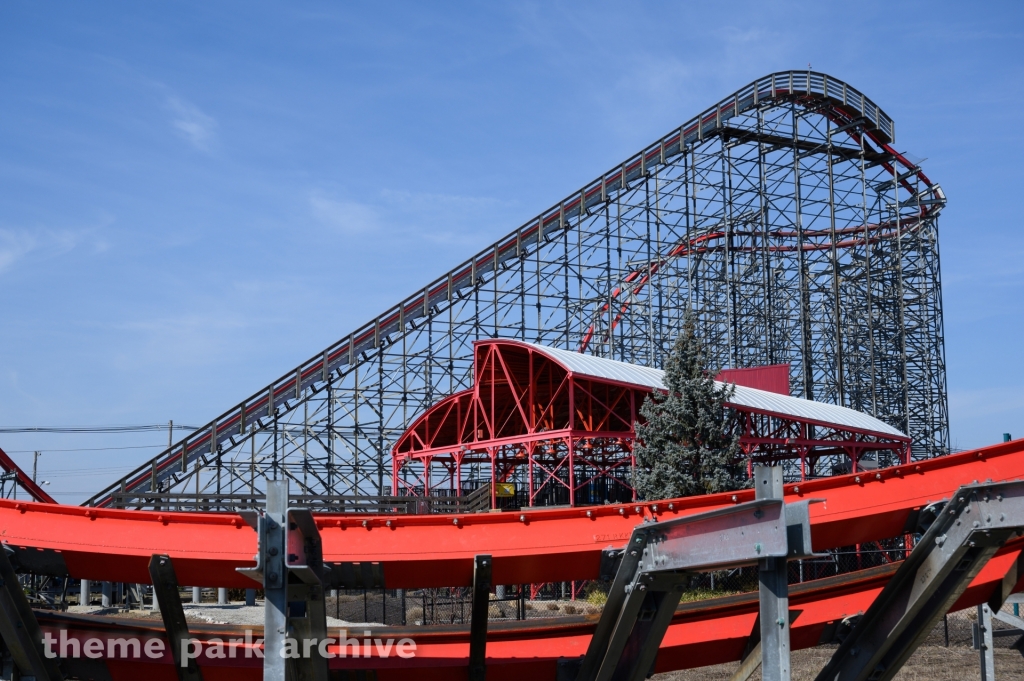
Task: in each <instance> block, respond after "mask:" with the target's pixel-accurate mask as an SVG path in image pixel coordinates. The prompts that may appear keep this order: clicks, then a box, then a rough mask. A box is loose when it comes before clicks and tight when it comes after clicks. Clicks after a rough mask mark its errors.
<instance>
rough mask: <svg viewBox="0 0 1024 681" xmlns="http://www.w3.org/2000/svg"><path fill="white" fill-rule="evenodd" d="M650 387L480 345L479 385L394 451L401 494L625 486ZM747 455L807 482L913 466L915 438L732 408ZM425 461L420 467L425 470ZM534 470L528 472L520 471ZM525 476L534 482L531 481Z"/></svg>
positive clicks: (527, 349) (524, 348)
mask: <svg viewBox="0 0 1024 681" xmlns="http://www.w3.org/2000/svg"><path fill="white" fill-rule="evenodd" d="M651 391H652V388H651V387H650V386H649V385H637V384H632V383H628V382H623V381H620V380H613V379H609V378H605V377H598V376H593V375H588V374H584V373H580V372H577V371H573V370H572V368H571V367H569V366H567V365H566V364H564V363H563V362H560V361H559V360H558V359H557V358H556V357H554V356H552V354H551V353H550V352H545V349H544V348H541V347H540V346H535V345H531V344H528V343H522V342H519V341H513V340H502V339H494V340H483V341H477V343H476V344H475V347H474V365H473V387H471V388H469V389H468V390H464V391H462V392H458V393H455V394H454V395H451V396H449V397H447V398H445V399H443V400H441V401H440V402H438V403H437V404H435V405H434V406H433V407H431V408H430V409H428V410H427V411H426V412H425V413H423V414H422V415H421V416H420V417H419V418H418V419H416V420H415V421H414V422H413V424H412V425H411V426H410V427H409V429H408V430H406V432H405V433H404V434H403V435H402V436H401V437H400V438H399V440H398V442H397V443H396V444H395V445H394V447H393V448H392V480H393V483H392V484H393V493H394V494H400V493H407V494H409V493H411V494H419V493H422V494H427V495H429V494H431V492H432V490H437V489H439V488H447V489H449V490H461V489H462V485H463V482H464V481H465V476H464V475H463V473H464V468H465V467H466V466H471V465H473V466H476V467H477V469H478V470H482V471H487V472H488V473H489V475H490V483H491V486H490V489H491V495H492V499H491V503H492V507H494V506H496V502H497V495H498V484H497V483H501V482H505V481H507V480H509V479H511V478H512V476H513V475H516V474H517V473H518V474H519V475H518V479H520V481H521V482H522V483H523V484H525V487H526V489H527V495H528V496H527V499H528V504H527V505H530V506H532V505H534V501H535V500H536V497H537V495H538V494H539V493H540V491H541V490H543V489H544V488H545V486H555V487H559V486H560V487H563V488H565V489H566V490H567V492H568V501H569V504H570V505H576V498H577V493H578V491H579V490H580V489H582V488H583V487H585V486H587V485H589V484H591V483H592V482H594V481H595V480H597V479H601V478H604V479H606V480H608V481H611V482H609V484H611V485H613V486H615V485H621V486H622V487H624V488H626V489H627V490H628V491H629V493H630V495H631V497H632V498H634V499H635V493H634V492H633V490H632V488H630V487H629V485H628V484H627V482H625V481H626V480H628V479H629V476H628V475H616V473H619V472H624V471H621V469H625V468H630V469H631V468H632V466H633V465H634V464H635V460H634V458H633V442H634V440H635V437H636V434H635V431H634V425H635V424H636V423H637V422H642V421H643V418H642V417H641V416H640V412H639V410H640V406H641V405H642V404H643V401H644V399H645V398H646V397H647V395H648V394H650V393H651ZM728 406H729V407H730V409H732V410H733V411H734V412H735V414H736V419H735V421H734V424H735V425H734V427H735V428H736V429H737V431H738V434H739V438H740V445H741V448H742V450H743V453H744V455H745V456H747V457H748V458H751V459H756V460H763V461H766V462H777V461H780V460H783V459H799V461H800V470H801V479H805V478H806V477H808V476H809V475H811V474H812V471H813V470H814V466H815V464H816V462H817V460H818V459H819V458H820V457H822V456H828V455H835V454H840V453H841V454H845V455H846V456H848V457H849V459H850V460H851V461H852V462H853V465H854V469H855V470H856V464H857V462H858V461H860V459H861V457H862V456H863V455H864V454H865V453H866V452H872V451H880V450H890V451H893V452H895V453H897V455H898V458H899V459H900V460H901V461H906V455H907V452H908V451H909V444H910V442H909V439H908V438H906V437H899V436H895V435H893V434H892V433H882V432H874V431H871V430H862V429H856V428H852V427H849V426H841V425H838V424H834V423H828V422H823V421H821V420H814V419H812V418H809V417H807V418H802V417H797V416H793V415H791V414H783V413H780V412H777V411H769V410H767V409H763V408H756V407H751V406H746V405H740V404H735V403H729V405H728ZM417 464H418V465H417ZM524 467H525V469H526V470H525V475H524V474H523V472H522V471H521V469H522V468H524ZM524 478H525V479H524Z"/></svg>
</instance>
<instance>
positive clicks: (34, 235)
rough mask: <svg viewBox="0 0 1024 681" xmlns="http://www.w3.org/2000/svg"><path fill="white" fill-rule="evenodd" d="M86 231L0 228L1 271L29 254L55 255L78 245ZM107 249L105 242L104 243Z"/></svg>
mask: <svg viewBox="0 0 1024 681" xmlns="http://www.w3.org/2000/svg"><path fill="white" fill-rule="evenodd" d="M86 234H87V233H86V232H85V231H71V230H47V229H43V230H27V229H0V272H3V271H4V270H6V269H9V268H10V267H11V266H12V265H14V264H15V263H16V262H18V261H19V260H23V259H24V258H26V257H29V256H41V257H53V256H57V255H62V254H64V253H67V252H68V251H70V250H72V249H73V248H75V247H76V246H78V245H79V244H80V243H82V241H83V240H84V239H85V237H86ZM103 246H104V249H105V246H106V245H105V244H104V245H103Z"/></svg>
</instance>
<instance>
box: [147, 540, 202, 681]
mask: <svg viewBox="0 0 1024 681" xmlns="http://www.w3.org/2000/svg"><path fill="white" fill-rule="evenodd" d="M149 577H150V579H151V580H152V581H153V589H154V590H155V591H156V599H157V601H158V602H159V603H160V617H161V618H162V619H163V621H164V631H166V632H167V643H168V645H170V647H171V655H172V656H173V657H174V669H175V671H176V672H177V673H178V679H179V681H202V680H203V673H202V671H201V670H200V669H199V663H198V662H196V661H195V660H194V659H189V660H188V663H187V664H184V665H183V664H182V663H181V649H182V643H183V642H185V641H188V640H189V639H190V638H191V637H190V636H189V631H188V622H187V621H186V620H185V610H184V608H182V607H181V596H180V595H179V594H178V576H177V575H176V574H175V572H174V564H173V563H172V562H171V559H170V557H169V556H161V555H154V556H153V557H152V558H150V559H149Z"/></svg>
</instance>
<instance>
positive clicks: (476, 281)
mask: <svg viewBox="0 0 1024 681" xmlns="http://www.w3.org/2000/svg"><path fill="white" fill-rule="evenodd" d="M894 137H895V126H894V123H893V121H892V120H891V119H890V118H888V117H887V116H886V115H885V114H884V113H883V112H882V111H881V109H880V108H879V107H878V106H877V105H876V104H874V103H873V102H872V101H871V100H870V99H868V98H867V97H865V96H864V95H863V94H862V93H861V92H859V91H858V90H856V89H854V88H853V87H851V86H849V85H847V84H846V83H843V82H842V81H839V80H836V79H834V78H832V77H830V76H827V75H825V74H821V73H813V72H803V71H801V72H783V73H776V74H772V75H770V76H766V77H764V78H760V79H758V80H757V81H756V82H754V83H751V84H749V85H747V86H746V87H744V88H742V89H740V90H739V91H737V92H736V93H734V94H733V95H730V96H729V97H727V98H726V99H723V100H722V101H720V102H718V103H717V104H715V105H714V106H712V107H710V108H709V109H708V110H706V111H704V112H702V113H701V114H700V115H699V116H696V117H694V118H693V119H691V120H689V121H687V122H685V123H683V124H682V125H681V126H679V127H678V128H676V129H675V130H672V131H670V132H669V133H668V134H667V135H665V136H664V137H662V138H660V139H658V140H656V141H655V142H654V143H653V144H651V145H649V146H648V147H646V148H644V149H643V150H641V151H640V152H639V153H637V154H636V155H634V156H632V157H631V158H629V159H626V160H625V161H624V162H623V163H622V164H620V165H618V166H616V167H615V168H613V169H611V170H610V171H608V172H606V173H603V174H602V175H600V176H599V177H598V178H597V179H596V180H594V181H593V182H590V183H588V184H587V185H586V186H584V187H582V188H580V189H579V190H578V191H574V192H572V193H570V195H569V196H568V197H566V198H565V199H564V200H563V201H560V202H558V203H557V204H556V205H555V206H553V207H551V208H549V209H547V210H545V211H543V212H542V213H541V214H540V215H538V216H537V217H535V218H533V219H530V220H528V221H527V222H526V223H525V224H524V225H522V226H521V227H519V228H518V229H515V230H514V231H513V232H512V233H510V234H507V235H506V236H504V237H502V238H500V239H498V240H496V241H495V242H494V243H493V244H491V245H489V246H487V247H486V248H484V249H483V250H482V251H481V252H480V253H479V254H477V255H475V256H474V257H472V258H471V259H469V260H468V261H467V262H465V263H463V264H461V265H459V266H458V267H456V268H454V269H453V270H451V271H450V272H448V273H446V274H444V275H443V276H441V277H439V278H438V279H436V280H434V281H433V282H431V283H430V284H428V285H426V286H424V287H423V288H422V289H420V290H419V291H417V292H414V293H413V294H412V295H411V296H409V297H408V298H406V299H405V300H403V301H401V302H400V303H399V304H398V305H396V306H394V307H393V308H391V309H390V310H388V311H386V312H385V313H384V314H382V315H380V316H379V317H377V318H376V319H373V320H371V321H370V322H369V323H368V324H366V325H364V326H363V327H361V328H359V329H358V330H356V331H355V332H353V333H352V334H350V335H348V336H346V337H344V338H343V339H341V340H340V341H338V342H337V343H335V344H333V345H331V346H330V347H328V348H326V349H324V350H323V351H321V352H318V353H317V354H316V355H314V356H313V357H311V358H310V359H309V360H307V361H306V362H304V363H302V364H301V365H300V366H299V367H296V368H295V369H294V370H291V371H289V372H286V373H285V374H284V375H283V376H282V377H280V378H279V379H277V380H275V381H273V382H271V383H270V384H269V385H268V386H267V387H266V388H264V389H263V390H260V391H259V392H257V393H256V394H254V395H251V396H249V397H247V398H245V399H244V400H242V401H240V402H239V403H237V404H236V405H234V406H233V407H232V408H231V409H229V410H227V411H226V412H224V413H223V414H221V415H220V416H218V417H217V418H216V419H213V420H211V421H210V422H209V423H208V424H206V425H205V426H203V427H202V428H201V429H199V430H198V431H196V432H193V433H189V434H188V435H187V437H185V438H184V439H181V440H179V441H178V442H176V443H175V444H174V445H173V446H171V447H170V448H168V449H167V450H166V451H164V452H162V453H161V454H160V455H158V456H157V457H155V458H154V459H152V460H151V461H148V462H146V463H144V464H142V465H141V466H140V467H139V468H138V469H137V470H135V471H133V472H132V473H130V474H129V475H127V476H125V477H124V478H123V479H121V480H117V481H114V482H113V483H112V484H111V485H109V486H108V487H107V488H106V489H104V490H102V491H100V492H99V493H97V494H96V495H95V496H94V497H93V498H92V499H90V500H89V501H88V502H87V503H88V504H93V505H100V506H102V505H108V504H109V503H111V501H112V494H113V493H114V492H116V491H118V490H125V491H127V492H145V491H147V490H154V491H173V490H178V491H187V492H211V493H230V492H250V491H253V490H255V491H260V490H261V488H262V483H261V481H262V480H263V479H264V477H270V478H274V477H281V476H287V477H289V478H290V479H291V480H292V482H293V489H295V490H296V491H300V492H302V493H306V494H317V493H321V494H326V493H335V494H360V493H361V494H381V493H384V492H385V491H386V490H388V489H390V488H391V487H392V480H391V479H390V478H391V470H392V467H391V461H390V450H391V447H392V445H393V444H394V442H395V441H396V440H397V438H398V437H399V436H400V435H401V433H403V432H404V431H405V430H406V428H407V426H408V424H409V423H410V421H411V420H412V419H413V418H414V417H415V416H416V415H418V414H420V413H422V412H423V411H424V410H425V409H427V408H428V407H429V406H431V405H432V404H434V403H435V402H437V401H438V399H440V398H442V397H445V396H447V395H451V394H453V393H457V392H460V391H462V390H466V389H468V388H469V387H470V384H471V381H472V377H473V374H472V370H471V369H472V363H473V352H472V347H473V343H474V342H475V341H477V340H482V339H488V338H508V339H520V340H525V341H531V342H537V343H542V344H545V345H551V346H557V347H560V348H564V349H567V350H582V351H584V352H587V353H590V354H594V355H599V356H602V357H610V358H615V359H619V360H623V361H628V362H632V363H637V364H645V365H648V366H654V367H658V366H660V365H661V362H662V359H663V357H664V356H665V353H666V352H667V351H668V349H669V347H670V346H671V343H672V341H673V340H674V338H675V337H676V335H677V334H678V332H679V329H680V325H681V321H682V318H683V315H684V311H685V310H686V309H687V308H690V309H692V310H694V311H695V312H696V314H697V316H698V320H699V330H700V333H701V334H702V335H703V337H704V338H705V340H706V341H707V343H708V344H709V346H710V347H711V348H712V350H713V352H714V354H715V358H714V359H715V361H716V362H718V363H719V364H721V365H722V366H726V367H748V366H756V365H764V364H776V363H786V362H788V363H789V364H790V366H791V375H790V381H791V386H792V393H793V394H794V395H798V396H800V397H804V398H808V399H813V400H818V401H823V402H830V403H833V404H840V405H843V406H847V407H851V408H854V409H858V410H861V411H864V412H866V413H869V414H872V415H874V416H876V417H878V418H880V419H882V420H884V421H885V422H887V423H889V424H890V425H892V426H894V427H896V428H898V429H899V430H901V431H903V432H906V433H908V434H909V435H910V436H911V437H912V439H913V443H914V444H913V447H914V449H913V456H914V457H915V458H927V457H931V456H936V455H939V454H943V453H946V452H947V451H948V446H949V436H948V417H947V405H946V402H947V400H946V378H945V376H946V372H945V359H944V349H943V329H942V307H941V303H942V301H941V287H940V275H939V252H938V214H939V212H940V210H941V209H942V207H943V206H944V204H945V198H944V196H943V193H942V191H941V189H940V188H939V187H938V185H936V184H935V183H933V182H932V181H931V180H929V178H928V177H927V176H926V175H925V174H924V173H923V172H922V171H921V168H920V167H918V165H917V164H915V163H914V162H912V161H910V160H908V158H907V157H906V156H905V155H904V154H901V153H899V152H897V150H896V149H895V148H894V147H893V139H894ZM394 162H396V163H400V162H401V159H394ZM497 230H498V226H496V231H497ZM343 285H345V286H347V287H349V288H350V289H351V290H353V291H357V290H358V286H357V285H353V283H352V282H344V284H343ZM307 323H312V320H311V321H310V322H307ZM892 461H895V459H893V460H891V461H889V462H892ZM789 475H790V476H795V475H798V471H797V470H796V469H795V468H794V469H790V470H789Z"/></svg>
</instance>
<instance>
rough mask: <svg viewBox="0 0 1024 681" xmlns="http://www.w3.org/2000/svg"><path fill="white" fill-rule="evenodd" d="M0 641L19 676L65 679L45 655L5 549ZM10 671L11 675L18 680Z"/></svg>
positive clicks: (0, 556) (0, 570) (1, 551)
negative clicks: (9, 655) (0, 639)
mask: <svg viewBox="0 0 1024 681" xmlns="http://www.w3.org/2000/svg"><path fill="white" fill-rule="evenodd" d="M0 638H3V642H4V645H6V646H7V649H8V650H9V651H10V654H11V658H12V662H13V666H14V667H17V670H18V671H19V672H20V673H21V675H22V677H28V676H31V677H34V678H35V680H36V681H59V680H60V679H63V678H64V675H63V674H62V673H61V671H60V668H59V667H58V666H57V660H56V659H54V658H51V657H47V656H46V651H45V650H44V647H43V631H42V629H40V628H39V623H38V622H37V621H36V616H35V615H34V614H33V613H32V607H31V606H30V605H29V603H28V599H27V598H25V592H24V591H23V590H22V588H21V582H19V581H18V576H17V575H16V574H14V568H13V567H11V562H10V560H8V558H7V547H6V546H4V547H3V548H0ZM5 671H6V670H5ZM13 672H14V669H11V675H12V676H13V677H14V678H17V677H16V676H14V673H13Z"/></svg>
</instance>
